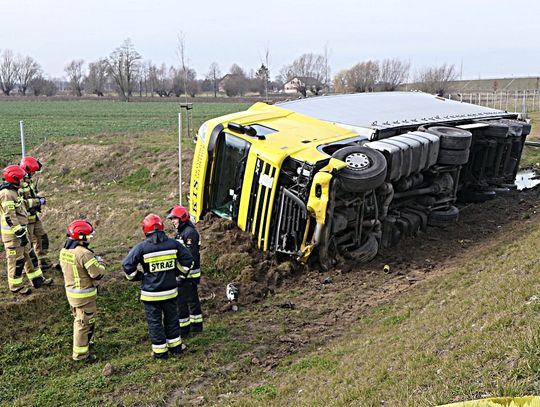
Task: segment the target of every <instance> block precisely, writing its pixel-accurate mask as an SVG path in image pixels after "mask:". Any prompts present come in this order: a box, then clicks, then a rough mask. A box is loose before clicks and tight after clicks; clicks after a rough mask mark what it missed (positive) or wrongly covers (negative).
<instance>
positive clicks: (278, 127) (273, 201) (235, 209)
mask: <svg viewBox="0 0 540 407" xmlns="http://www.w3.org/2000/svg"><path fill="white" fill-rule="evenodd" d="M530 131H531V126H530V124H529V123H528V122H527V121H526V120H524V119H523V118H522V117H521V115H520V114H515V113H508V112H504V111H501V110H497V109H491V108H486V107H482V106H476V105H472V104H468V103H462V102H458V101H452V100H447V99H444V98H440V97H436V96H433V95H429V94H424V93H419V92H388V93H384V92H382V93H364V94H353V95H336V96H323V97H316V98H310V99H302V100H296V101H291V102H284V103H280V104H277V105H268V104H264V103H256V104H254V105H253V106H251V107H250V108H249V109H248V110H246V111H244V112H239V113H234V114H230V115H227V116H223V117H218V118H215V119H212V120H209V121H207V122H206V123H204V124H203V125H202V126H201V128H200V129H199V132H198V135H197V144H196V148H195V154H194V158H193V166H192V173H191V182H190V213H191V215H192V218H193V220H194V221H195V222H196V221H198V220H200V219H201V217H202V216H204V215H205V214H206V213H208V212H212V213H214V214H215V215H217V216H220V217H223V218H227V219H230V220H231V221H233V222H235V223H236V224H237V225H238V226H239V228H240V229H242V230H245V231H248V232H250V233H251V234H252V235H253V238H254V240H255V241H256V243H257V245H258V247H259V248H260V249H261V250H265V251H266V250H270V251H274V252H276V253H283V254H286V255H290V256H294V257H296V258H298V259H299V260H300V261H306V260H308V259H314V260H316V261H318V262H319V263H320V265H321V266H322V267H323V268H326V269H328V268H330V267H332V266H333V265H334V264H335V257H336V255H337V254H341V255H343V256H345V257H350V258H353V259H356V260H357V261H359V262H362V261H369V260H371V259H373V258H374V257H375V256H376V255H377V253H378V252H379V251H380V250H381V249H384V248H386V247H390V246H392V245H395V244H396V243H397V242H398V241H399V240H400V239H401V238H403V237H406V236H414V235H416V234H417V233H418V232H419V231H422V230H426V228H428V227H430V226H444V225H447V224H448V223H452V222H456V221H457V220H458V218H459V209H458V205H457V202H460V201H461V202H482V201H485V200H488V199H492V198H494V197H496V196H497V194H504V193H507V192H508V191H510V190H512V189H515V188H516V187H515V185H514V179H515V177H516V173H517V171H518V167H519V161H520V158H521V154H522V150H523V145H524V142H525V139H526V136H527V135H528V134H529V133H530Z"/></svg>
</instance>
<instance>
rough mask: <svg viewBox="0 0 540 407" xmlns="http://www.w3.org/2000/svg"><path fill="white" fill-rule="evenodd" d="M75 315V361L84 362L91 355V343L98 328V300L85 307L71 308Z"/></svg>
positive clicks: (73, 356)
mask: <svg viewBox="0 0 540 407" xmlns="http://www.w3.org/2000/svg"><path fill="white" fill-rule="evenodd" d="M71 314H72V315H73V354H72V356H71V357H72V358H73V360H84V359H86V358H87V357H88V355H89V354H90V345H89V344H90V341H91V340H92V337H93V336H94V331H95V327H96V314H97V308H96V298H94V299H92V300H91V301H89V302H87V303H86V304H85V305H81V306H77V307H73V306H72V307H71Z"/></svg>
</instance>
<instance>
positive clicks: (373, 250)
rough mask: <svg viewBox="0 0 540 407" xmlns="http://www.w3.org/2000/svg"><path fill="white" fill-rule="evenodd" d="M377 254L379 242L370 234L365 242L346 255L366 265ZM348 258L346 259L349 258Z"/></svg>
mask: <svg viewBox="0 0 540 407" xmlns="http://www.w3.org/2000/svg"><path fill="white" fill-rule="evenodd" d="M378 252H379V242H378V240H377V238H376V237H375V235H374V234H370V235H369V237H368V238H367V240H366V242H365V243H364V244H363V245H362V246H360V247H359V248H358V249H356V250H353V251H351V252H349V253H348V255H349V256H350V258H351V259H352V260H354V261H355V262H358V263H367V262H368V261H371V260H373V259H374V258H375V256H377V253H378ZM349 256H348V257H349Z"/></svg>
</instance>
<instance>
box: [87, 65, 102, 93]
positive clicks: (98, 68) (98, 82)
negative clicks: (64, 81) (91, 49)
mask: <svg viewBox="0 0 540 407" xmlns="http://www.w3.org/2000/svg"><path fill="white" fill-rule="evenodd" d="M106 83H107V60H106V59H105V58H100V59H98V60H97V61H96V62H91V63H90V64H89V65H88V76H87V77H86V91H87V92H90V93H93V94H95V95H97V96H103V95H104V91H105V84H106Z"/></svg>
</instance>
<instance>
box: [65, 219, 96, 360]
mask: <svg viewBox="0 0 540 407" xmlns="http://www.w3.org/2000/svg"><path fill="white" fill-rule="evenodd" d="M93 236H94V228H93V227H92V225H91V224H90V223H89V222H88V221H86V220H83V219H77V220H74V221H73V222H71V223H70V224H69V226H68V228H67V239H66V242H65V244H64V247H63V248H62V250H60V266H61V268H62V273H63V274H64V282H65V286H66V297H67V300H68V302H69V306H70V307H71V313H72V314H73V353H72V356H71V357H72V359H73V360H75V361H84V362H89V363H91V362H94V361H95V360H97V357H96V355H94V354H93V353H91V352H90V347H91V346H92V345H93V342H92V337H93V336H94V331H95V326H96V313H97V308H96V298H97V284H98V281H99V280H101V279H102V278H103V275H104V274H105V266H103V264H102V263H101V261H100V258H99V257H98V256H95V255H94V252H93V251H92V250H91V249H90V248H89V247H88V246H89V243H90V239H91V238H93Z"/></svg>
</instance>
